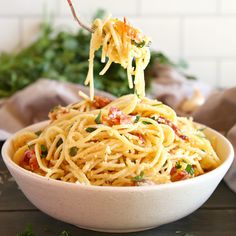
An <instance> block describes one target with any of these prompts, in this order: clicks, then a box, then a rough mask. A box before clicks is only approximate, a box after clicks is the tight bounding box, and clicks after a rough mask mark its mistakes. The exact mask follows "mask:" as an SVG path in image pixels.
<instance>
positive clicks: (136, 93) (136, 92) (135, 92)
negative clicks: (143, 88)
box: [134, 90, 140, 98]
mask: <svg viewBox="0 0 236 236" xmlns="http://www.w3.org/2000/svg"><path fill="white" fill-rule="evenodd" d="M134 94H135V95H136V96H137V97H138V98H140V95H139V94H138V91H137V90H134Z"/></svg>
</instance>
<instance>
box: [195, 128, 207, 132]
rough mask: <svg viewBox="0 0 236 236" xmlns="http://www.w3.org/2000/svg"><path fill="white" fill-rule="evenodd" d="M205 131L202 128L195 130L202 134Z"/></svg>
mask: <svg viewBox="0 0 236 236" xmlns="http://www.w3.org/2000/svg"><path fill="white" fill-rule="evenodd" d="M205 129H206V127H203V128H200V129H197V131H200V132H203V131H204V130H205Z"/></svg>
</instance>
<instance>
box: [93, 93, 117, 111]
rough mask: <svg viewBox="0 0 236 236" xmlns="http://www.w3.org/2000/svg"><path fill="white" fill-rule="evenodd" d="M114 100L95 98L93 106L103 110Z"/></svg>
mask: <svg viewBox="0 0 236 236" xmlns="http://www.w3.org/2000/svg"><path fill="white" fill-rule="evenodd" d="M111 101H112V100H111V99H109V98H106V97H101V96H94V100H93V106H94V107H95V108H98V109H99V108H102V107H105V106H106V105H107V104H109V103H110V102H111Z"/></svg>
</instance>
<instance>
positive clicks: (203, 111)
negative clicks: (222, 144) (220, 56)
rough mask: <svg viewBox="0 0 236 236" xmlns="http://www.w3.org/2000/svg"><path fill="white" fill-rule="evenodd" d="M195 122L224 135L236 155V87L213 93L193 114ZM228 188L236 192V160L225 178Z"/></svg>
mask: <svg viewBox="0 0 236 236" xmlns="http://www.w3.org/2000/svg"><path fill="white" fill-rule="evenodd" d="M193 117H194V120H195V121H197V122H200V123H202V124H205V125H206V126H209V127H211V128H213V129H215V130H217V131H219V132H221V133H223V134H224V135H225V136H226V137H227V138H228V139H229V141H230V142H231V143H232V144H233V146H234V152H235V153H236V87H234V88H231V89H227V90H224V91H221V92H215V93H213V94H212V95H211V96H210V97H209V98H208V100H207V101H206V103H205V104H204V105H203V106H201V107H199V108H198V109H197V110H196V111H195V112H194V113H193ZM224 179H225V181H226V183H227V184H228V186H229V187H230V188H231V189H232V190H233V191H235V192H236V159H235V158H234V162H233V164H232V166H231V168H230V170H229V171H228V173H227V174H226V176H225V178H224Z"/></svg>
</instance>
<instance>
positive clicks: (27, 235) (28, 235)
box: [17, 224, 35, 236]
mask: <svg viewBox="0 0 236 236" xmlns="http://www.w3.org/2000/svg"><path fill="white" fill-rule="evenodd" d="M17 236H35V234H34V233H33V229H32V225H31V224H28V225H27V226H26V227H25V229H24V231H23V232H22V233H19V234H17Z"/></svg>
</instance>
